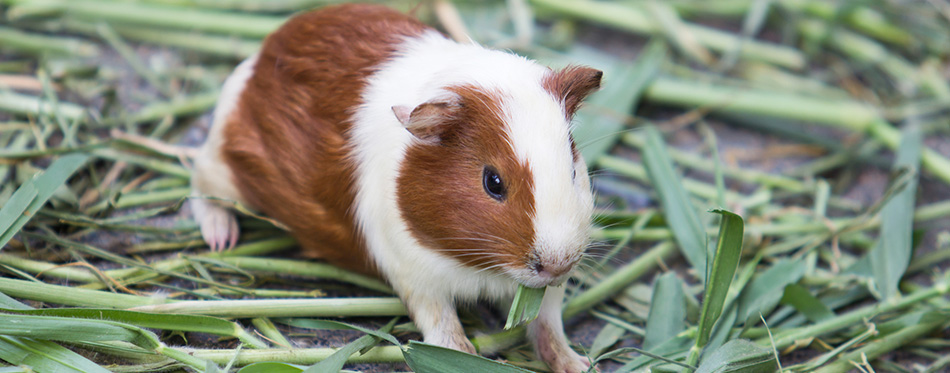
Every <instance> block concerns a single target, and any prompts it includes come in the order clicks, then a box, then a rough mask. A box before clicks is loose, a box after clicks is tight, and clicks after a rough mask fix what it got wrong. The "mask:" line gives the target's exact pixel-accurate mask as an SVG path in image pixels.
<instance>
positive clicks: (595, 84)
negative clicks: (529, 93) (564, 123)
mask: <svg viewBox="0 0 950 373" xmlns="http://www.w3.org/2000/svg"><path fill="white" fill-rule="evenodd" d="M603 76H604V73H603V72H602V71H600V70H596V69H592V68H589V67H586V66H568V67H566V68H564V69H563V70H561V71H557V72H554V73H552V74H549V75H548V76H547V77H545V78H544V82H543V85H544V89H546V90H547V91H548V92H551V94H552V95H554V97H556V98H558V99H560V100H562V101H563V103H564V114H565V115H567V118H568V119H570V118H571V117H573V116H574V113H575V112H576V111H577V108H578V107H580V104H581V101H584V99H585V98H587V96H588V95H590V94H591V93H593V92H594V91H596V90H597V89H599V88H600V78H601V77H603Z"/></svg>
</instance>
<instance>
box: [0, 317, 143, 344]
mask: <svg viewBox="0 0 950 373" xmlns="http://www.w3.org/2000/svg"><path fill="white" fill-rule="evenodd" d="M0 335H9V336H19V337H31V338H36V339H48V340H55V341H64V342H95V341H125V342H129V343H132V344H134V345H136V346H139V347H142V348H144V349H146V350H149V351H152V350H155V349H156V348H158V347H160V346H161V342H159V340H158V337H157V336H156V335H155V334H154V333H152V332H150V331H147V330H145V329H141V328H138V327H135V326H132V325H127V324H122V323H118V322H112V321H104V320H87V319H76V318H70V317H54V316H32V315H13V314H0Z"/></svg>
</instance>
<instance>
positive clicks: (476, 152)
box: [397, 87, 535, 268]
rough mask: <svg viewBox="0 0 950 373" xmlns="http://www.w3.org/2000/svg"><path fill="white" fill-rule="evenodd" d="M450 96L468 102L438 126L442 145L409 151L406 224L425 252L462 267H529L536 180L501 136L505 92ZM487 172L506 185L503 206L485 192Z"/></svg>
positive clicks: (462, 91) (402, 191)
mask: <svg viewBox="0 0 950 373" xmlns="http://www.w3.org/2000/svg"><path fill="white" fill-rule="evenodd" d="M451 90H452V91H454V92H455V93H457V94H458V95H459V97H460V98H461V99H460V103H459V105H457V106H454V107H452V108H453V109H452V110H451V111H450V112H444V113H443V114H442V118H441V120H442V122H441V123H438V124H433V125H432V126H431V128H433V129H434V130H437V131H439V133H438V134H437V135H436V137H437V138H438V139H439V140H438V141H437V142H428V141H426V142H419V143H417V144H415V145H412V146H410V147H409V149H408V150H407V152H406V159H405V162H404V163H403V166H402V170H400V176H399V179H398V192H397V196H398V203H399V209H400V211H401V212H402V214H403V219H404V220H405V221H407V222H408V223H409V228H410V230H411V232H412V234H413V235H414V236H415V237H416V239H418V240H419V241H420V242H422V243H423V245H425V246H427V247H430V248H433V249H435V250H437V251H438V252H440V253H442V254H443V255H446V256H448V257H453V258H456V259H457V260H459V261H461V262H463V263H466V264H469V265H473V266H475V267H478V268H487V267H490V266H493V265H496V264H500V263H506V264H509V265H516V266H524V265H526V263H527V261H528V260H529V259H530V258H529V257H528V254H529V253H528V252H526V249H528V248H530V247H532V244H533V242H532V241H533V240H534V226H533V224H532V217H533V216H534V213H535V209H534V196H533V195H532V190H533V187H532V180H533V176H532V175H531V172H530V170H529V168H528V165H526V164H522V163H520V161H519V160H518V159H517V157H516V155H515V153H514V150H513V149H511V146H510V145H509V144H510V143H509V141H508V140H507V136H506V134H505V132H504V131H503V130H502V128H504V127H505V124H504V123H503V122H502V119H501V118H499V117H498V115H497V113H501V110H500V108H498V107H497V104H498V103H499V102H500V101H501V100H500V98H499V97H498V93H495V92H484V91H482V90H479V89H478V88H475V87H455V88H452V89H451ZM485 166H492V167H494V168H495V169H496V170H498V173H499V175H500V176H501V177H502V179H503V180H504V182H505V186H506V187H507V198H506V199H505V200H504V201H497V200H495V199H493V198H492V197H490V196H488V195H487V194H486V193H485V191H484V188H483V186H482V172H483V170H484V168H485Z"/></svg>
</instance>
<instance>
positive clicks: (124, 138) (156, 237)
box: [0, 0, 950, 372]
mask: <svg viewBox="0 0 950 373" xmlns="http://www.w3.org/2000/svg"><path fill="white" fill-rule="evenodd" d="M327 2H328V1H321V0H274V1H265V0H227V1H215V0H138V1H133V0H43V1H27V0H0V16H2V18H3V22H2V23H0V149H2V150H0V205H2V209H0V247H3V251H2V252H0V270H2V273H3V274H4V277H2V278H0V293H2V294H0V319H2V322H0V360H2V361H4V362H5V364H8V365H9V366H8V367H5V368H0V371H3V372H20V371H23V372H26V371H36V372H75V371H78V372H103V371H109V370H112V371H167V370H190V371H201V372H220V371H229V370H238V369H240V371H241V372H300V371H304V370H306V371H308V372H309V371H314V372H322V371H336V370H339V369H340V368H341V367H343V366H344V364H345V363H346V362H348V361H349V362H403V361H406V362H407V363H408V364H409V366H410V367H411V368H413V369H415V370H419V371H440V372H445V371H469V372H470V371H505V372H507V371H523V369H538V370H543V369H545V366H544V364H543V363H541V362H539V361H537V360H536V359H535V358H534V357H533V355H531V353H530V349H529V348H528V347H526V346H525V345H524V343H522V338H521V337H522V334H523V330H522V329H521V328H512V329H510V330H505V331H501V330H497V329H492V328H488V327H484V326H479V325H477V323H475V324H469V325H468V326H470V327H471V328H472V329H473V330H472V333H471V334H470V335H475V337H473V342H474V344H475V345H476V346H477V348H478V349H479V350H480V351H483V352H491V351H497V352H499V354H500V356H501V357H503V358H504V359H505V361H506V363H501V362H497V361H492V360H488V359H484V358H479V357H475V356H471V355H465V354H461V353H458V352H455V351H447V350H444V349H440V348H437V347H434V346H429V345H425V344H421V343H417V342H408V343H407V342H406V338H405V336H406V335H407V333H411V332H412V331H413V326H412V325H411V323H408V322H407V321H408V319H407V318H406V317H404V316H405V313H406V311H405V309H404V307H403V306H402V305H401V304H400V303H399V301H398V300H397V299H396V298H394V297H393V296H392V292H391V290H390V289H389V288H388V286H387V285H386V284H384V283H381V282H380V281H378V280H375V279H372V278H366V277H363V276H360V275H357V274H353V273H348V272H345V271H342V270H339V269H337V268H334V267H332V266H328V265H325V264H322V263H317V262H309V261H301V260H294V259H287V258H281V255H284V256H286V255H287V254H283V253H281V251H282V250H286V249H290V248H292V247H293V246H294V242H293V240H291V239H289V238H287V236H286V234H285V233H284V232H282V231H281V230H280V229H277V228H275V227H274V225H272V224H271V223H270V222H269V221H268V220H267V219H266V218H265V217H259V216H256V215H254V214H253V213H251V212H248V211H245V213H246V214H245V215H246V217H245V219H243V221H242V226H243V228H244V229H243V231H244V232H245V234H244V236H242V240H241V242H242V244H241V245H239V246H238V247H237V248H235V249H234V250H231V251H227V252H223V253H209V252H208V251H207V249H206V246H205V245H204V243H203V242H202V241H201V238H200V234H199V232H198V231H197V229H196V226H195V224H194V222H192V221H191V220H190V219H189V218H188V217H187V216H186V215H185V214H183V213H181V212H179V209H180V208H181V207H182V205H183V203H184V202H185V199H186V196H187V195H188V178H189V165H190V159H191V157H192V156H193V154H194V150H193V148H191V147H189V146H182V145H180V144H182V143H183V142H184V143H188V142H189V141H190V142H191V143H194V141H193V140H189V138H188V136H189V133H193V131H189V130H190V129H193V127H194V126H196V121H195V120H194V118H200V117H201V115H203V114H206V113H208V112H209V111H210V110H211V108H212V106H213V104H214V101H215V99H216V97H217V89H218V88H219V86H220V84H221V82H222V81H223V79H224V77H225V76H226V75H227V73H228V72H229V71H230V69H231V68H233V66H234V65H235V64H236V63H237V62H238V61H239V60H240V59H241V58H243V57H246V56H248V55H250V54H253V53H254V51H255V50H256V49H257V48H258V47H259V45H260V41H261V39H262V38H263V37H264V36H265V35H267V33H268V32H270V31H272V30H274V29H275V28H276V27H278V26H279V25H280V24H281V22H283V21H284V20H285V19H286V18H287V17H288V16H289V15H290V14H292V13H293V12H295V11H298V10H301V9H308V8H311V7H315V6H321V5H324V4H325V3H327ZM416 3H417V2H408V1H400V2H393V3H390V5H392V6H394V7H396V8H399V9H402V10H405V11H408V10H409V9H415V14H416V15H417V16H419V17H420V18H422V19H423V20H426V21H427V22H429V23H432V24H435V25H439V26H440V27H442V28H443V29H444V30H446V31H447V32H448V33H449V34H451V35H452V36H454V37H458V38H462V37H464V35H465V34H470V35H472V36H473V37H474V38H475V39H476V40H478V41H480V42H481V43H484V44H486V45H489V46H493V47H497V48H506V49H512V50H515V51H517V52H519V53H522V54H525V55H529V56H531V57H533V58H536V59H538V60H541V61H543V62H545V63H547V64H549V65H552V66H563V65H566V64H569V63H579V64H587V65H591V66H595V67H597V68H600V69H602V70H604V72H605V76H606V79H607V80H606V85H605V87H604V89H603V90H602V91H601V92H598V93H597V94H596V95H595V96H593V97H592V98H591V99H590V100H589V104H588V105H587V106H586V107H585V108H584V109H583V111H582V112H581V113H580V114H579V116H578V118H577V123H578V126H577V128H576V131H575V137H576V139H577V141H578V143H579V144H581V145H582V149H583V153H584V156H585V157H586V159H587V160H588V162H589V163H590V165H591V166H592V167H593V169H594V170H595V171H594V173H595V175H596V176H595V178H594V180H595V184H596V185H597V188H598V190H599V197H598V199H599V202H600V206H601V209H600V210H599V211H598V214H597V218H596V222H595V223H596V229H595V231H594V237H595V239H596V240H598V241H600V242H603V243H605V245H606V249H604V250H596V251H594V252H593V254H595V255H592V256H591V258H590V259H589V260H588V261H587V262H586V263H585V265H583V266H582V267H583V268H582V269H580V270H579V271H578V273H577V274H576V276H575V279H574V281H572V282H571V284H570V289H569V292H568V300H567V304H566V305H565V309H564V314H565V316H566V317H583V318H586V319H588V320H590V319H596V320H597V322H595V323H586V324H585V325H598V328H600V329H599V330H597V331H596V338H594V339H593V341H592V343H591V344H583V345H581V346H577V347H579V348H580V349H582V350H584V351H585V352H586V354H587V355H588V356H589V357H590V358H591V360H592V361H595V362H599V363H600V366H601V367H602V368H603V369H605V370H611V371H614V370H616V371H632V370H637V369H647V368H651V369H658V370H661V371H670V370H672V371H694V370H696V371H702V372H712V371H774V370H776V369H782V370H784V371H795V372H798V371H822V372H844V371H849V370H854V369H857V370H860V371H872V370H889V371H890V370H894V371H926V372H937V371H944V370H947V369H950V368H948V365H950V358H948V353H947V352H948V351H950V343H948V342H947V340H946V336H947V333H948V332H947V327H948V325H950V302H948V299H947V293H948V292H950V278H948V275H947V271H946V265H941V263H944V262H945V261H946V259H947V258H948V257H950V233H948V229H947V228H946V226H945V225H943V226H942V225H940V224H945V223H946V221H947V217H948V216H950V200H947V198H946V197H948V196H950V193H948V187H947V184H948V183H950V160H948V154H947V152H948V150H947V149H948V144H950V125H948V114H950V110H948V109H950V85H948V77H947V75H948V74H950V72H948V71H950V67H948V62H947V61H948V56H950V40H948V39H950V6H947V5H946V4H945V3H944V2H940V1H920V2H885V1H873V0H872V1H862V2H825V1H819V0H777V1H766V0H729V1H716V2H705V1H670V2H660V1H644V2H637V1H616V2H610V1H592V0H510V1H505V2H502V1H471V2H469V1H459V2H455V3H450V2H448V1H442V0H435V1H431V2H424V3H423V4H422V5H421V6H419V7H416V5H417V4H416ZM708 25H717V26H716V27H712V26H708ZM595 27H596V28H599V29H594V30H595V31H594V35H603V34H608V35H622V38H623V39H624V40H627V41H633V43H631V44H632V45H638V48H639V45H644V46H643V47H642V49H641V50H639V51H638V53H636V56H637V57H636V58H635V59H634V60H630V59H626V58H622V57H618V55H619V56H623V55H629V53H627V52H629V51H626V50H617V49H614V50H612V51H611V52H614V53H613V54H610V53H606V52H604V51H602V50H598V49H594V48H592V47H591V46H590V45H586V44H584V43H578V42H575V41H574V38H575V37H578V36H583V35H591V31H590V30H592V29H593V28H595ZM605 29H606V30H605ZM579 30H580V31H579ZM585 30H587V31H585ZM598 30H599V31H598ZM588 39H592V38H590V37H588ZM648 40H649V42H647V41H648ZM594 41H595V42H596V40H594ZM595 44H596V43H595ZM169 53H173V54H174V56H175V57H168V54H169ZM103 56H107V57H103ZM656 107H662V108H664V109H662V110H657V109H655V108H656ZM671 112H672V113H675V114H677V115H676V116H674V117H672V118H670V115H669V114H670V113H671ZM205 119H206V118H205ZM722 126H730V127H729V128H731V127H742V128H750V127H751V128H753V129H754V130H755V131H759V132H764V133H768V134H771V135H772V136H775V137H776V138H782V139H783V141H785V142H786V143H787V144H788V145H787V147H786V149H792V150H793V151H794V152H793V153H794V154H808V156H807V157H804V160H803V161H801V162H799V164H796V165H794V166H789V167H773V169H761V168H755V167H749V166H745V167H743V166H739V165H737V164H736V163H735V162H732V163H730V162H722V161H721V159H722V158H724V157H723V156H722V155H721V154H720V151H728V148H727V147H726V146H724V145H722V144H720V142H723V143H730V141H729V140H730V139H727V138H723V139H717V136H716V132H717V131H716V130H714V128H719V129H720V131H721V129H722V128H727V127H722ZM631 129H632V130H631ZM684 131H686V132H689V133H694V134H696V137H697V138H699V139H701V141H700V143H699V144H698V145H696V144H693V146H692V147H691V148H689V149H686V148H685V147H682V146H670V145H669V144H668V143H667V141H668V140H669V139H670V138H671V136H673V135H675V134H677V133H682V132H684ZM788 146H790V147H788ZM760 156H761V158H765V157H767V155H760ZM862 170H865V171H866V170H872V171H873V170H889V171H890V173H891V178H890V182H889V183H888V184H887V187H886V188H882V189H883V192H880V193H877V194H875V197H874V198H873V199H871V200H869V201H859V200H855V199H849V198H847V196H846V193H847V192H848V191H849V190H853V189H854V188H856V187H860V186H859V185H856V183H857V182H856V181H855V179H854V175H855V172H858V171H862ZM684 171H685V174H686V175H688V176H687V177H684V176H682V175H683V174H684ZM921 190H930V191H934V193H937V194H938V195H942V196H944V198H943V200H938V201H936V202H926V203H925V202H923V201H928V200H930V198H924V197H926V196H923V195H922V194H921V193H919V191H921ZM643 196H647V197H649V198H650V199H651V200H655V201H657V203H653V204H650V205H651V206H654V207H645V206H643V205H641V204H638V203H637V202H636V201H637V200H638V199H643ZM727 210H728V211H727ZM710 211H711V212H712V213H709V212H710ZM729 211H732V212H729ZM717 227H718V228H717ZM915 250H916V251H915ZM915 252H917V254H915ZM678 258H683V259H684V260H682V261H681V260H679V259H678ZM670 266H672V267H670ZM288 277H289V278H293V279H306V280H320V281H316V282H308V283H306V284H305V285H301V283H300V282H299V281H296V280H295V281H294V282H291V281H287V280H286V279H287V278H288ZM325 293H332V294H339V295H352V294H361V295H364V296H358V297H357V296H346V297H328V296H326V294H325ZM365 295H369V296H365ZM366 317H375V319H369V320H382V321H380V322H378V323H372V322H371V323H369V324H367V323H366V322H365V320H367V319H366ZM330 319H332V320H330ZM386 321H388V322H386ZM370 324H371V325H373V326H371V327H367V326H366V325H370ZM361 325H362V326H361ZM339 329H348V330H354V331H355V332H354V333H359V334H360V335H362V336H361V337H359V338H357V339H355V340H353V341H351V342H349V343H347V344H345V345H340V346H333V347H300V346H305V345H307V343H308V342H307V341H310V340H312V339H314V336H316V338H317V339H319V336H321V335H326V334H324V333H327V332H313V330H320V331H322V330H339ZM499 329H500V328H499ZM288 331H294V332H295V333H305V335H303V336H299V335H289V334H288ZM568 331H569V332H572V333H576V332H577V330H576V329H574V327H571V326H569V327H568ZM182 335H185V336H200V335H213V336H219V337H220V338H221V339H220V340H219V341H215V342H207V341H205V342H201V341H200V338H193V339H196V340H199V341H195V342H189V340H188V339H187V338H182V337H181V336H182ZM408 335H410V336H411V335H413V334H408ZM394 336H398V337H400V338H401V339H400V338H396V337H394ZM205 339H207V338H205ZM212 347H213V348H212ZM898 350H899V351H901V353H900V354H899V355H897V354H895V353H894V352H895V351H898ZM791 351H798V352H797V353H795V354H790V352H791ZM898 356H899V358H898Z"/></svg>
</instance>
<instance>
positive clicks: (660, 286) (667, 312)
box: [643, 272, 686, 350]
mask: <svg viewBox="0 0 950 373" xmlns="http://www.w3.org/2000/svg"><path fill="white" fill-rule="evenodd" d="M685 329H686V299H685V295H684V294H683V283H682V281H680V279H679V277H676V272H667V273H666V274H664V275H663V276H660V278H658V279H657V280H656V284H654V285H653V296H652V297H651V299H650V313H649V316H647V326H646V336H645V337H644V339H643V349H645V350H651V349H652V348H654V347H656V346H658V345H660V344H661V343H663V342H666V341H668V340H670V339H672V338H673V337H676V335H677V334H679V333H680V332H682V331H683V330H685Z"/></svg>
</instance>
